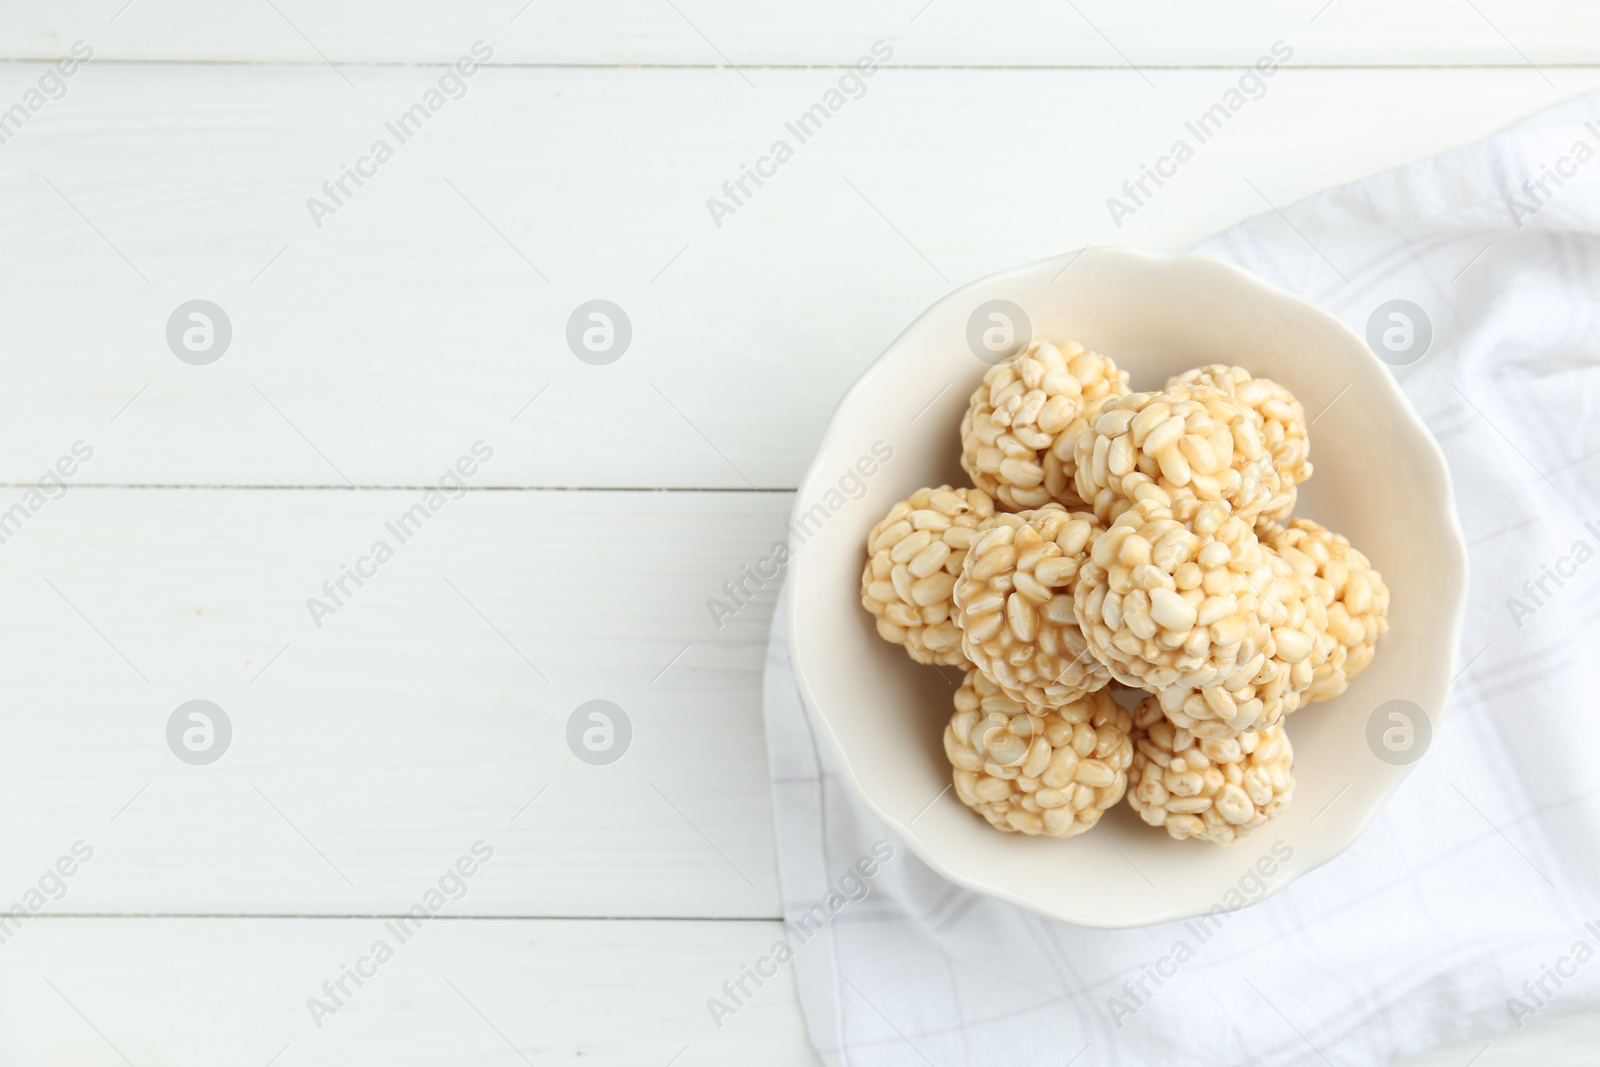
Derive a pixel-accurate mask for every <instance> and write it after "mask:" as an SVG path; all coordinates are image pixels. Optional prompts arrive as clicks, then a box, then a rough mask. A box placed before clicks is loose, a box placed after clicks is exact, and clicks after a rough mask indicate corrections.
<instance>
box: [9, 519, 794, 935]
mask: <svg viewBox="0 0 1600 1067" xmlns="http://www.w3.org/2000/svg"><path fill="white" fill-rule="evenodd" d="M419 498H421V494H420V493H417V492H414V491H412V492H405V491H370V492H348V491H345V492H330V491H316V490H299V491H295V490H280V491H270V490H257V491H251V490H178V489H166V490H126V489H76V490H73V491H71V492H70V493H69V494H68V495H67V496H65V497H64V498H61V499H59V500H56V501H52V502H50V503H49V504H48V505H47V506H46V507H45V508H44V509H43V510H41V511H40V512H39V513H38V514H36V515H33V516H32V517H31V518H30V519H29V520H28V522H27V524H26V525H25V526H24V527H22V528H21V529H20V530H19V531H16V532H15V533H14V534H13V535H12V536H11V538H10V539H9V540H8V541H6V543H5V544H4V545H3V546H0V600H3V601H4V602H5V603H6V605H7V610H6V612H5V622H4V632H3V645H4V647H5V649H6V674H7V682H6V686H5V693H4V696H3V698H0V716H3V720H4V722H5V732H6V740H5V744H4V745H3V746H0V840H3V841H4V842H5V847H4V848H3V849H0V886H4V887H10V888H8V889H7V890H6V891H7V892H20V891H21V890H22V889H23V888H25V887H27V886H28V885H31V884H33V883H34V882H35V881H36V880H37V879H38V878H39V877H40V876H41V873H42V872H44V871H45V870H46V869H47V868H49V867H50V866H51V865H52V864H53V863H54V862H55V861H56V859H57V858H58V857H59V856H61V855H62V854H63V853H64V852H66V851H68V850H69V849H70V847H71V846H72V845H73V843H75V842H77V841H80V840H81V841H84V842H86V843H87V845H88V847H90V848H92V849H93V851H94V855H93V858H92V860H91V861H89V862H88V863H85V864H83V865H82V870H81V871H80V872H79V873H78V874H77V876H76V877H75V878H73V879H72V880H71V882H70V893H68V895H67V896H66V898H65V899H64V900H62V901H59V902H52V903H51V904H50V906H49V908H48V910H49V911H52V912H59V911H63V910H65V911H68V912H72V913H82V914H97V913H153V914H164V913H188V914H193V913H201V914H205V913H216V914H308V915H362V914H395V913H397V912H400V911H404V910H405V909H406V908H408V907H409V906H410V905H411V904H412V903H414V902H415V899H416V896H415V895H416V893H417V891H418V887H419V886H422V885H424V884H426V883H427V882H429V881H431V880H433V879H435V878H437V877H438V875H439V873H440V872H441V871H443V870H444V869H445V868H446V867H448V866H449V865H450V864H451V863H452V862H453V861H454V860H455V859H456V858H457V857H458V856H459V855H461V854H462V853H463V851H465V850H467V849H468V848H469V846H470V845H471V844H472V843H473V842H474V841H477V840H479V839H483V840H486V841H487V842H489V844H490V845H491V846H492V847H493V848H494V849H495V850H496V854H495V859H494V862H493V863H492V864H489V865H488V866H487V867H486V873H485V874H484V876H483V877H482V879H481V881H480V883H477V884H475V887H474V889H473V892H472V893H471V895H470V896H469V897H468V898H467V899H466V900H465V901H463V902H462V904H461V905H460V907H459V908H458V909H457V911H458V912H459V913H460V914H466V915H519V916H528V915H531V916H543V915H580V916H610V915H618V916H638V915H645V916H734V917H739V916H761V917H775V916H777V915H778V914H779V912H778V890H777V878H776V869H775V866H774V860H773V844H772V824H771V808H770V800H769V793H768V787H767V781H768V778H767V760H766V749H765V742H764V740H763V731H762V726H761V711H760V703H759V701H760V692H761V670H762V666H763V661H764V656H765V647H766V635H767V627H768V622H769V619H770V615H771V608H772V600H773V597H774V596H775V593H776V588H775V585H769V586H768V588H767V589H766V590H763V591H758V595H757V596H756V597H755V598H754V601H753V603H751V604H750V605H749V606H748V607H747V608H745V609H743V610H741V611H739V612H738V613H736V614H734V615H733V616H731V617H728V618H724V619H722V620H720V621H721V626H720V628H719V627H718V626H717V625H714V624H713V622H712V620H711V617H710V614H709V613H708V611H707V608H706V600H707V599H708V598H709V597H711V596H715V595H719V594H721V593H722V586H723V583H724V582H725V581H728V580H730V579H736V578H738V577H739V575H740V570H741V568H742V567H743V566H744V565H745V564H753V563H754V562H755V561H756V560H757V559H759V558H760V557H761V556H762V555H764V554H765V553H766V552H767V551H768V549H769V548H770V546H771V544H772V543H773V542H774V541H775V540H776V539H777V538H779V537H780V536H782V529H783V524H784V521H785V519H786V517H787V511H788V507H789V499H788V497H787V495H786V494H766V493H670V494H669V493H609V492H474V493H468V494H465V495H463V496H461V497H460V498H459V499H453V500H448V501H445V502H443V506H442V507H441V508H440V510H439V511H438V512H437V513H436V514H432V515H431V516H430V517H428V518H427V519H426V525H423V526H421V527H420V529H413V528H412V527H409V526H408V527H406V530H408V531H409V532H410V539H409V540H405V541H402V540H401V539H400V538H398V537H397V536H396V535H395V533H394V530H393V529H391V527H390V526H389V525H388V524H390V523H393V522H395V521H396V520H397V519H398V517H399V516H400V515H402V514H403V513H405V512H406V511H407V509H409V508H410V507H411V506H412V505H413V504H414V503H415V502H416V501H418V500H419ZM380 540H381V541H384V542H387V543H388V544H389V545H390V546H391V548H392V549H393V552H394V555H393V557H392V558H390V559H388V560H387V561H386V562H383V563H382V564H381V565H378V564H377V563H376V562H362V560H363V557H365V556H367V555H368V554H369V553H370V551H371V546H373V544H374V542H377V541H380ZM346 567H349V568H358V567H359V568H360V569H362V570H366V571H369V572H375V573H374V574H373V576H372V577H370V578H368V579H367V580H365V584H364V585H362V586H361V587H360V588H356V587H355V586H354V585H353V584H351V583H348V582H347V583H346V589H347V590H348V591H349V592H350V593H351V594H352V595H351V596H350V597H349V598H348V599H344V598H340V599H343V603H342V605H337V606H336V610H334V612H333V614H332V615H326V616H323V617H322V618H321V622H322V625H321V626H320V628H319V627H318V626H317V625H316V624H315V623H314V621H313V618H312V613H311V610H310V609H309V608H308V606H307V601H308V599H309V598H311V597H318V598H319V599H323V600H324V601H325V602H331V599H330V598H329V597H328V595H327V594H326V593H324V592H322V587H323V583H324V581H325V580H328V579H339V578H340V577H341V575H342V574H343V573H344V569H345V568H346ZM751 588H752V589H753V587H751ZM197 699H200V700H207V701H211V702H214V703H215V704H216V705H218V706H219V707H220V708H222V709H223V712H224V714H225V715H226V716H227V718H228V719H229V721H230V722H231V725H232V740H231V747H229V748H227V749H226V754H225V755H224V756H223V757H222V758H221V759H220V760H218V761H217V762H214V763H212V764H210V765H199V766H197V765H191V764H190V763H188V762H185V761H182V760H180V759H179V758H178V757H177V756H176V755H175V753H174V751H173V750H169V747H168V733H167V731H168V724H169V719H170V718H171V717H172V716H173V714H174V712H175V711H176V710H177V709H178V707H179V706H180V705H181V704H184V703H186V702H188V701H191V700H197ZM591 700H607V701H611V702H614V703H615V704H616V705H618V706H620V708H622V709H623V713H624V714H625V716H626V717H627V718H628V720H629V721H630V722H631V727H632V739H631V747H626V748H624V749H621V750H619V751H622V752H624V753H625V754H624V755H623V756H622V758H621V759H620V760H618V761H616V762H613V763H610V764H608V765H591V764H589V763H586V762H582V761H580V760H579V759H578V758H577V757H576V756H575V755H574V752H575V751H576V750H574V749H572V748H570V747H569V744H568V720H569V718H570V717H571V716H572V714H573V713H574V711H575V710H576V709H578V708H579V706H580V705H583V704H585V703H586V702H588V701H591ZM612 717H613V718H616V716H614V715H613V716H612ZM184 718H185V720H187V713H185V716H184ZM585 721H588V720H587V713H586V715H585ZM190 725H195V726H203V724H193V723H191V724H190ZM590 725H603V724H599V723H590ZM613 736H614V737H615V736H616V735H613ZM194 740H195V741H196V743H200V742H203V741H204V740H205V738H204V737H203V736H197V737H196V738H195V739H194ZM595 741H596V743H600V742H603V741H604V737H603V736H598V735H597V737H596V738H595ZM613 743H615V742H613ZM535 797H537V799H536V800H535V799H534V798H535ZM0 910H4V909H3V908H0Z"/></svg>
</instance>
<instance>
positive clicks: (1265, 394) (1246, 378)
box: [1167, 363, 1311, 522]
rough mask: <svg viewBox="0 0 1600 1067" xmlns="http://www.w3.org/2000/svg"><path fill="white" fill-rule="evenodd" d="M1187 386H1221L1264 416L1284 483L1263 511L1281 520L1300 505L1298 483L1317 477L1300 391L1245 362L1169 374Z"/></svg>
mask: <svg viewBox="0 0 1600 1067" xmlns="http://www.w3.org/2000/svg"><path fill="white" fill-rule="evenodd" d="M1185 385H1199V386H1204V387H1206V388H1210V389H1215V390H1216V391H1217V392H1219V393H1222V394H1223V395H1225V396H1230V397H1232V398H1233V399H1235V400H1237V401H1238V402H1239V403H1240V404H1243V405H1244V407H1245V408H1246V409H1247V410H1249V411H1251V412H1254V413H1255V415H1256V416H1257V417H1258V418H1259V419H1260V424H1261V436H1262V440H1263V441H1264V442H1265V443H1266V446H1267V451H1268V452H1270V453H1271V454H1272V465H1273V466H1274V467H1275V468H1277V471H1278V481H1279V483H1280V484H1279V487H1278V492H1277V495H1276V496H1274V497H1273V498H1272V500H1271V502H1270V503H1268V504H1267V506H1266V508H1265V509H1263V510H1262V512H1261V516H1262V518H1266V519H1274V520H1277V521H1279V522H1281V521H1283V520H1284V519H1286V518H1288V517H1289V513H1290V512H1291V511H1293V510H1294V501H1295V486H1297V485H1299V484H1300V483H1301V482H1303V481H1305V480H1306V479H1307V478H1310V477H1311V461H1310V459H1308V458H1307V457H1308V456H1310V454H1311V439H1310V438H1309V437H1308V436H1307V433H1306V409H1305V408H1303V407H1301V405H1300V401H1298V400H1296V399H1295V397H1294V394H1293V393H1291V392H1289V390H1288V389H1286V388H1285V387H1283V386H1281V385H1279V384H1278V383H1277V382H1275V381H1273V380H1272V379H1271V378H1256V377H1253V376H1252V375H1251V374H1250V372H1249V371H1247V370H1245V369H1244V368H1243V367H1230V366H1228V365H1227V364H1224V363H1213V364H1211V365H1209V366H1205V367H1196V368H1195V369H1194V370H1191V371H1185V372H1184V373H1183V374H1180V375H1178V376H1177V377H1175V378H1168V379H1167V389H1168V391H1171V390H1173V389H1175V388H1178V387H1180V386H1185Z"/></svg>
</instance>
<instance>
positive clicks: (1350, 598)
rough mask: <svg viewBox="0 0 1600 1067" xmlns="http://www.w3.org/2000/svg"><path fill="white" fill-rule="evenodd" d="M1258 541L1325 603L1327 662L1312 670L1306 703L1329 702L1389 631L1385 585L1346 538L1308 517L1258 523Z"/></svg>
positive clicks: (1353, 676) (1387, 589) (1364, 668)
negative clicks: (1313, 588)
mask: <svg viewBox="0 0 1600 1067" xmlns="http://www.w3.org/2000/svg"><path fill="white" fill-rule="evenodd" d="M1257 532H1258V533H1259V534H1260V536H1261V539H1262V540H1263V541H1265V542H1266V543H1267V544H1269V545H1271V546H1272V547H1273V548H1274V549H1276V550H1277V552H1278V554H1279V555H1280V556H1282V557H1283V559H1284V560H1285V561H1286V562H1287V563H1288V564H1289V565H1290V566H1291V567H1293V568H1294V569H1295V571H1296V573H1298V574H1301V575H1309V576H1311V577H1312V579H1313V580H1314V582H1315V585H1316V588H1317V590H1318V595H1319V596H1321V598H1322V600H1323V602H1324V603H1325V604H1326V605H1327V613H1328V628H1327V636H1326V640H1325V641H1324V645H1325V649H1326V655H1327V658H1326V660H1324V661H1323V663H1322V664H1321V665H1320V666H1319V667H1317V669H1316V672H1315V674H1314V675H1313V676H1312V679H1311V688H1310V689H1308V690H1306V697H1305V699H1306V701H1307V702H1308V703H1309V702H1311V701H1316V700H1331V699H1332V698H1334V697H1336V696H1338V695H1339V694H1340V693H1342V692H1344V691H1345V689H1346V688H1347V687H1348V686H1349V685H1350V682H1351V681H1352V680H1353V679H1354V678H1355V676H1356V675H1358V674H1360V673H1361V672H1362V671H1364V670H1366V669H1367V664H1369V663H1371V662H1372V654H1373V646H1374V645H1376V644H1377V643H1378V638H1380V637H1382V636H1383V635H1384V634H1385V633H1387V632H1388V629H1389V587H1388V586H1386V585H1384V584H1383V575H1381V574H1379V573H1378V572H1377V571H1376V570H1374V569H1373V566H1372V563H1371V562H1370V561H1369V560H1368V559H1367V557H1366V556H1364V555H1362V554H1361V552H1360V551H1358V550H1357V549H1356V548H1355V547H1353V546H1352V545H1351V544H1350V542H1349V540H1348V539H1347V538H1345V537H1344V536H1343V535H1341V534H1336V533H1334V532H1333V531H1332V530H1329V529H1328V528H1327V527H1325V526H1322V525H1319V524H1318V523H1315V522H1312V521H1311V520H1310V519H1295V520H1294V521H1293V522H1291V523H1289V525H1288V526H1286V527H1285V526H1278V525H1276V524H1275V523H1262V524H1261V525H1260V526H1259V527H1258V529H1257Z"/></svg>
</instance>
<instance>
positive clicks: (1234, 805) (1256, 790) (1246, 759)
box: [1128, 697, 1294, 845]
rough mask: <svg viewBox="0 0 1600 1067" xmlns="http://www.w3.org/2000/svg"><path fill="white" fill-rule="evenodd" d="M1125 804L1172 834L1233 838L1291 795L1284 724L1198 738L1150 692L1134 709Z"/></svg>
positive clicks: (1273, 811) (1214, 840)
mask: <svg viewBox="0 0 1600 1067" xmlns="http://www.w3.org/2000/svg"><path fill="white" fill-rule="evenodd" d="M1133 722H1134V731H1133V737H1134V742H1133V743H1134V754H1133V765H1132V767H1131V768H1130V769H1129V771H1128V804H1129V805H1130V806H1131V807H1132V808H1133V810H1134V811H1136V812H1138V813H1139V817H1140V818H1141V819H1143V820H1144V821H1145V822H1147V823H1149V824H1150V825H1151V826H1162V827H1165V828H1166V831H1167V833H1169V834H1171V835H1172V836H1173V837H1175V838H1177V839H1178V840H1180V841H1181V840H1183V839H1184V838H1187V837H1198V838H1200V839H1201V840H1203V841H1210V842H1212V843H1213V844H1218V845H1227V844H1232V843H1233V842H1234V841H1237V840H1238V839H1239V838H1241V837H1243V836H1244V835H1245V834H1247V833H1249V832H1250V831H1251V830H1254V829H1255V828H1256V827H1258V826H1260V825H1261V824H1262V823H1264V822H1266V821H1267V820H1268V819H1270V818H1272V817H1273V816H1275V815H1277V814H1278V813H1279V812H1280V811H1282V810H1283V809H1284V808H1285V807H1286V806H1288V803H1289V801H1290V800H1291V799H1292V798H1293V796H1294V770H1293V767H1294V749H1293V748H1292V747H1291V746H1290V744H1289V735H1288V734H1287V733H1285V732H1284V728H1283V724H1282V723H1279V724H1278V725H1276V726H1271V727H1267V728H1265V729H1261V730H1246V731H1245V732H1243V733H1241V734H1238V735H1237V736H1234V737H1225V738H1200V737H1196V736H1195V735H1194V734H1193V733H1191V732H1190V731H1188V730H1185V729H1183V728H1182V727H1180V726H1175V725H1173V724H1172V723H1171V722H1170V721H1169V720H1168V719H1167V717H1166V716H1165V715H1164V714H1163V713H1162V710H1161V705H1160V704H1159V703H1158V702H1157V701H1156V699H1155V698H1154V697H1146V698H1145V699H1144V701H1143V702H1142V703H1141V704H1140V705H1139V707H1138V708H1137V709H1136V710H1135V711H1134V715H1133Z"/></svg>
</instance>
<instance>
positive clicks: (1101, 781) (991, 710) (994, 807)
mask: <svg viewBox="0 0 1600 1067" xmlns="http://www.w3.org/2000/svg"><path fill="white" fill-rule="evenodd" d="M1132 728H1133V717H1132V716H1131V715H1129V713H1128V712H1127V711H1126V710H1125V709H1124V708H1122V707H1119V706H1118V705H1117V702H1116V701H1115V700H1112V699H1111V696H1110V694H1109V693H1107V692H1105V691H1103V690H1102V691H1100V692H1097V693H1086V694H1083V695H1082V696H1080V697H1078V699H1076V700H1074V701H1072V702H1071V703H1069V704H1065V705H1063V706H1061V707H1059V708H1041V707H1039V706H1037V705H1034V704H1029V703H1026V702H1018V701H1016V700H1013V699H1011V698H1010V697H1008V696H1006V695H1005V694H1004V693H1003V692H1001V691H1000V688H999V686H997V685H995V684H994V682H992V681H990V680H989V679H988V678H985V677H984V676H983V675H982V674H981V673H980V672H978V671H976V670H970V671H968V672H967V677H966V680H965V681H964V682H963V683H962V684H961V688H960V689H958V690H957V691H956V711H955V714H954V715H953V716H951V718H950V724H949V725H948V726H946V727H945V731H944V750H945V753H946V755H948V756H949V757H950V765H951V766H952V767H953V768H954V775H953V777H954V779H955V790H956V796H958V797H960V798H961V802H962V803H963V804H966V805H967V806H968V807H970V808H972V809H973V810H974V811H976V812H977V813H978V814H980V815H982V816H983V817H984V818H985V819H987V820H989V823H990V825H992V826H994V827H996V828H998V829H1001V830H1007V831H1016V832H1020V833H1024V834H1046V835H1048V836H1050V837H1073V836H1075V835H1077V834H1081V833H1083V832H1084V831H1085V830H1087V829H1089V828H1090V827H1092V826H1093V825H1094V824H1095V823H1097V822H1099V821H1100V816H1101V815H1102V814H1104V813H1105V812H1106V811H1108V810H1109V809H1110V808H1111V807H1112V806H1113V805H1114V804H1116V802H1117V801H1119V800H1121V799H1122V795H1123V793H1124V791H1125V790H1126V789H1127V785H1128V775H1127V771H1128V766H1129V764H1130V763H1131V762H1132V761H1133V759H1134V754H1133V743H1132V740H1131V738H1130V734H1129V732H1130V731H1131V730H1132Z"/></svg>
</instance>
